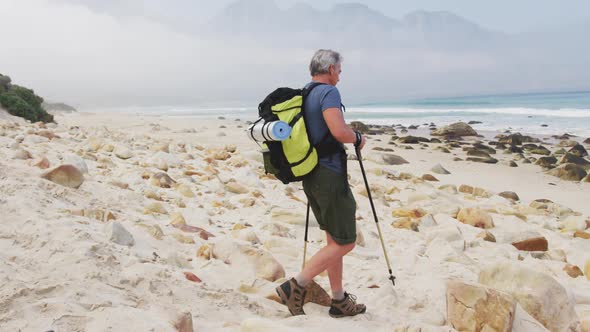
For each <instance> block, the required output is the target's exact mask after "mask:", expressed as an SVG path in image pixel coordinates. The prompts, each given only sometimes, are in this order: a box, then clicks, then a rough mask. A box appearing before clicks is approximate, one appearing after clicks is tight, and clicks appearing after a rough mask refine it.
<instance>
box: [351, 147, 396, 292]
mask: <svg viewBox="0 0 590 332" xmlns="http://www.w3.org/2000/svg"><path fill="white" fill-rule="evenodd" d="M356 157H357V159H358V160H359V164H360V165H361V173H363V179H364V180H365V187H366V188H367V196H369V202H371V209H372V210H373V217H375V225H377V231H378V232H379V240H381V247H383V254H385V262H387V268H388V269H389V280H391V282H392V283H393V286H394V287H395V277H394V276H393V272H392V270H391V264H389V256H387V250H386V249H385V242H383V234H381V227H380V226H379V220H378V219H377V212H375V205H373V198H372V197H371V189H370V188H369V182H368V181H367V175H366V174H365V168H364V167H363V158H362V157H361V149H359V148H358V147H357V148H356Z"/></svg>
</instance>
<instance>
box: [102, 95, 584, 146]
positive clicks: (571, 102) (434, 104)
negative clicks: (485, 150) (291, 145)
mask: <svg viewBox="0 0 590 332" xmlns="http://www.w3.org/2000/svg"><path fill="white" fill-rule="evenodd" d="M344 101H346V100H344ZM257 106H258V105H240V106H224V107H203V106H200V107H192V106H187V107H175V106H158V107H148V108H146V107H128V108H124V109H121V108H119V109H111V110H110V111H116V112H119V111H122V112H133V113H138V114H151V115H160V116H175V117H200V118H216V117H219V116H224V117H226V118H228V119H234V118H239V119H242V120H255V119H256V118H257V114H258V111H257ZM345 119H346V120H347V121H354V120H358V121H363V122H364V123H367V124H380V125H394V124H402V125H405V126H409V125H420V126H423V125H424V124H430V123H435V124H436V125H437V126H442V125H446V124H450V123H453V122H457V121H464V122H469V121H479V122H481V124H474V125H472V126H473V127H474V128H475V129H476V130H480V131H500V130H506V129H510V130H512V131H519V132H521V133H527V134H536V135H553V134H563V133H569V134H574V135H578V136H583V137H590V91H581V92H560V93H528V94H510V95H489V96H471V97H455V98H430V99H420V100H408V101H396V102H387V103H370V104H356V105H355V104H348V105H347V107H346V113H345Z"/></svg>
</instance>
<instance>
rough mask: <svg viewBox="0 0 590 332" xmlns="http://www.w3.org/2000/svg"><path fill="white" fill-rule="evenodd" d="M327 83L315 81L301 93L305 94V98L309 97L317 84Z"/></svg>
mask: <svg viewBox="0 0 590 332" xmlns="http://www.w3.org/2000/svg"><path fill="white" fill-rule="evenodd" d="M325 84H326V83H320V82H313V83H311V84H310V85H309V86H308V87H305V88H303V92H302V93H301V95H302V96H303V100H305V98H307V96H308V95H309V94H310V93H311V90H313V89H314V88H315V87H316V86H318V85H325Z"/></svg>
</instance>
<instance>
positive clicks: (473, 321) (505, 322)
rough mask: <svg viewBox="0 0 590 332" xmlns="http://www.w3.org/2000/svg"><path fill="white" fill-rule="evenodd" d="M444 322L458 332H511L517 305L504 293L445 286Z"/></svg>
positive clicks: (478, 287)
mask: <svg viewBox="0 0 590 332" xmlns="http://www.w3.org/2000/svg"><path fill="white" fill-rule="evenodd" d="M446 297H447V322H448V324H450V325H451V326H452V327H453V328H455V329H456V330H457V331H498V332H500V331H505V332H510V331H512V323H513V320H514V313H515V310H516V301H515V300H514V298H513V297H512V296H511V295H510V294H507V293H504V292H500V291H497V290H494V289H491V288H487V287H484V286H482V285H474V284H468V283H464V282H461V281H458V280H451V281H449V282H447V295H446Z"/></svg>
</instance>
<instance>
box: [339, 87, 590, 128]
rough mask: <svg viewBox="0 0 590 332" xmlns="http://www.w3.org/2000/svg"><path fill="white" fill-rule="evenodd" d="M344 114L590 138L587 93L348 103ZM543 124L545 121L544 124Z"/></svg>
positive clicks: (352, 117) (371, 120)
mask: <svg viewBox="0 0 590 332" xmlns="http://www.w3.org/2000/svg"><path fill="white" fill-rule="evenodd" d="M346 119H347V120H349V121H351V120H359V121H363V122H365V123H373V124H385V125H391V124H403V125H406V126H407V125H412V124H414V125H423V124H425V123H431V122H434V123H435V124H436V125H438V126H440V125H445V124H449V123H453V122H457V121H464V122H469V121H480V122H482V123H481V124H474V125H473V127H474V128H475V129H476V130H494V131H497V130H505V129H511V130H513V131H520V132H522V133H528V134H539V135H545V134H562V133H566V132H567V133H570V134H575V135H579V136H585V137H590V92H563V93H530V94H511V95H496V96H491V95H490V96H472V97H457V98H437V99H422V100H414V101H402V102H393V103H373V104H365V105H352V106H351V107H349V108H347V114H346ZM544 125H545V126H544Z"/></svg>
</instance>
